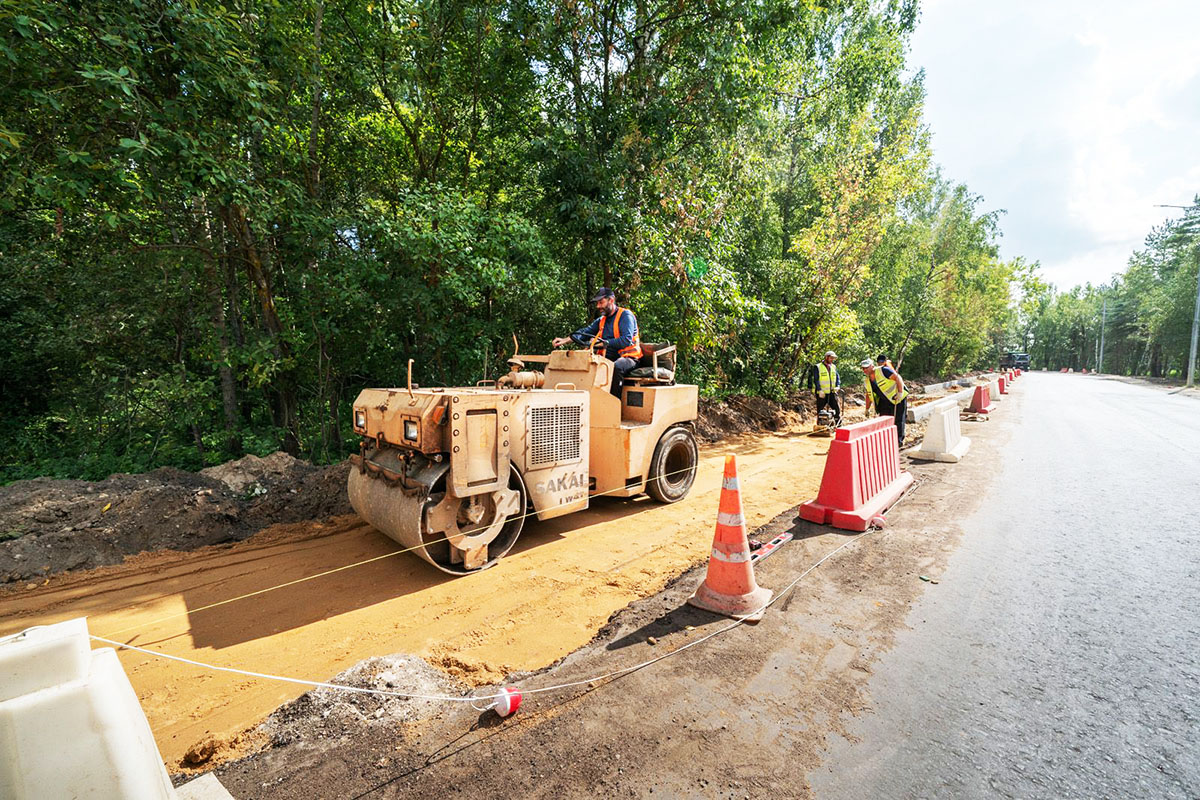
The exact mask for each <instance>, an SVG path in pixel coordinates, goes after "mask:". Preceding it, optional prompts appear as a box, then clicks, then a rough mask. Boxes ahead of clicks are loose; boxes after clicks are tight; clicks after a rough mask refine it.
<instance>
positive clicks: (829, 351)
mask: <svg viewBox="0 0 1200 800" xmlns="http://www.w3.org/2000/svg"><path fill="white" fill-rule="evenodd" d="M830 356H833V357H834V358H837V353H835V352H833V351H832V350H826V351H825V357H826V358H829V357H830Z"/></svg>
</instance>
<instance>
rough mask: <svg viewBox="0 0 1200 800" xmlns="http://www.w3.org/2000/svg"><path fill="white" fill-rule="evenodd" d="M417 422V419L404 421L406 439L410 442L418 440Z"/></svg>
mask: <svg viewBox="0 0 1200 800" xmlns="http://www.w3.org/2000/svg"><path fill="white" fill-rule="evenodd" d="M417 430H418V429H417V421H416V420H415V419H406V420H404V438H405V439H406V440H408V441H410V442H415V441H416V440H417Z"/></svg>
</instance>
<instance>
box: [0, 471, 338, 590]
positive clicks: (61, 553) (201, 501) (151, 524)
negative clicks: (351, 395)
mask: <svg viewBox="0 0 1200 800" xmlns="http://www.w3.org/2000/svg"><path fill="white" fill-rule="evenodd" d="M348 469H349V466H348V464H346V463H342V464H337V465H333V466H329V467H314V466H312V465H310V464H306V463H304V462H302V461H298V460H296V459H294V458H292V457H291V456H289V455H287V454H286V453H275V454H274V455H271V456H268V457H267V458H258V457H256V456H247V457H246V458H243V459H240V460H238V461H233V462H230V463H228V464H224V465H222V466H220V467H212V468H210V469H207V470H204V471H202V472H199V473H194V472H185V471H183V470H178V469H173V468H163V469H157V470H154V471H153V472H147V473H145V474H143V475H124V474H117V475H112V476H110V477H108V478H106V479H105V480H102V481H77V480H53V479H50V478H35V479H33V480H27V481H17V482H16V483H12V484H9V485H8V486H3V487H0V539H3V540H4V541H2V542H0V581H3V582H13V581H23V580H31V579H34V578H40V577H43V576H45V575H49V574H52V573H56V572H62V571H64V570H72V569H89V568H92V567H98V566H104V565H108V564H118V563H120V562H121V561H122V560H123V559H124V558H125V557H126V556H129V555H133V554H136V553H141V552H143V551H147V550H164V549H170V550H194V549H195V548H198V547H203V546H205V545H212V544H220V543H222V542H233V541H239V540H241V539H245V538H247V537H249V536H251V535H253V534H254V533H256V532H257V531H259V530H262V529H263V528H266V527H268V526H270V525H273V524H275V523H279V522H298V521H301V520H313V519H323V518H325V517H329V516H333V515H337V514H349V513H351V508H350V504H349V502H348V500H347V499H346V491H345V486H346V471H347V470H348Z"/></svg>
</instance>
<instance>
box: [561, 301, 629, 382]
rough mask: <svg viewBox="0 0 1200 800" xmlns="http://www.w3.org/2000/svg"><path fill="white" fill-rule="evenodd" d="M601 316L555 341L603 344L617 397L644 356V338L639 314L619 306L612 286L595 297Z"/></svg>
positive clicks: (585, 344)
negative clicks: (638, 317) (609, 363)
mask: <svg viewBox="0 0 1200 800" xmlns="http://www.w3.org/2000/svg"><path fill="white" fill-rule="evenodd" d="M592 302H593V303H595V304H596V309H597V310H598V311H599V312H600V316H598V317H596V318H595V319H594V320H592V321H591V322H589V323H588V324H587V325H584V326H583V327H582V328H580V329H579V330H577V331H575V332H574V333H572V334H571V335H570V336H559V337H557V338H556V339H555V340H554V342H553V344H554V346H555V347H562V346H563V345H564V344H566V343H567V342H571V341H574V342H575V343H576V344H580V345H584V346H585V347H586V346H590V345H591V344H592V343H596V344H597V345H601V344H602V345H603V347H604V355H605V357H607V358H608V360H609V361H611V362H613V378H612V386H611V387H610V391H611V392H612V393H613V394H614V395H616V396H617V397H618V398H619V397H620V396H621V386H622V384H624V382H625V376H626V375H628V374H629V372H630V371H631V370H632V369H633V368H634V367H636V366H637V363H638V359H640V358H641V357H642V340H641V338H640V337H639V335H638V324H637V317H635V316H634V315H633V312H632V311H630V310H629V309H628V308H621V307H620V306H618V305H617V295H616V293H615V292H614V291H613V290H612V289H608V288H602V289H600V290H599V291H598V292H596V295H595V296H594V297H593V298H592Z"/></svg>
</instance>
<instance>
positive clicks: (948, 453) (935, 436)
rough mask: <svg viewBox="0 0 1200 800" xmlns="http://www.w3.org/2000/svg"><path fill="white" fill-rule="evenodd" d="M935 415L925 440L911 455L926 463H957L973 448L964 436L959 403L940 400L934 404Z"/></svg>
mask: <svg viewBox="0 0 1200 800" xmlns="http://www.w3.org/2000/svg"><path fill="white" fill-rule="evenodd" d="M932 405H933V414H931V415H930V417H929V423H928V425H927V426H926V428H925V438H924V439H922V440H921V446H920V447H919V448H917V449H916V450H910V451H909V453H908V454H909V455H910V456H912V457H913V458H919V459H922V460H926V461H946V462H950V463H957V462H958V461H959V459H961V458H962V457H963V456H965V455H966V454H967V450H969V449H970V448H971V440H970V439H968V438H967V437H966V436H963V435H962V425H961V423H960V422H959V419H958V403H957V402H956V401H954V400H939V401H938V402H937V403H933V404H932Z"/></svg>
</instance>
